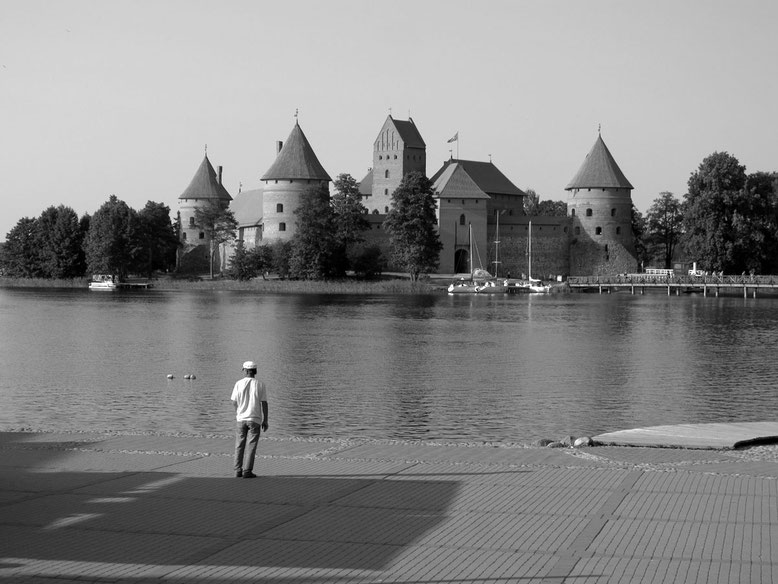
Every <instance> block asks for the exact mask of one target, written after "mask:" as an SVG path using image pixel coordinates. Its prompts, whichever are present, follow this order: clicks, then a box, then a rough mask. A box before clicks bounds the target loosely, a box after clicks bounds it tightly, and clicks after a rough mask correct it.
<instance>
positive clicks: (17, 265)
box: [0, 217, 42, 278]
mask: <svg viewBox="0 0 778 584" xmlns="http://www.w3.org/2000/svg"><path fill="white" fill-rule="evenodd" d="M37 225H38V220H37V219H32V218H30V217H22V218H21V219H19V221H17V222H16V225H14V227H13V228H12V229H11V231H9V232H8V233H7V234H6V236H5V245H4V246H3V255H2V257H1V258H0V262H2V267H3V273H4V274H5V275H6V276H11V277H12V278H37V277H40V276H41V275H42V270H41V267H40V255H39V254H38V229H37Z"/></svg>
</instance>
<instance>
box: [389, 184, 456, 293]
mask: <svg viewBox="0 0 778 584" xmlns="http://www.w3.org/2000/svg"><path fill="white" fill-rule="evenodd" d="M435 210H436V205H435V198H434V196H433V190H432V183H431V182H430V180H429V179H428V178H427V177H426V176H424V175H423V174H422V173H421V172H411V173H408V174H406V175H405V176H404V177H403V179H402V181H401V182H400V186H398V187H397V190H395V191H394V193H393V194H392V206H391V208H390V209H389V213H388V214H387V216H386V219H385V220H384V226H385V228H386V230H387V231H388V232H389V236H390V242H391V245H392V259H393V261H394V263H395V264H396V265H397V266H399V267H401V268H402V269H404V270H405V271H407V272H408V274H409V275H410V278H411V281H412V282H415V281H416V280H418V279H419V275H420V274H421V273H427V272H433V271H435V270H437V268H438V262H439V258H440V251H441V249H442V248H443V244H442V243H441V242H440V238H439V236H438V230H437V228H436V225H437V223H438V222H437V218H436V213H435Z"/></svg>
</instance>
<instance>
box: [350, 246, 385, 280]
mask: <svg viewBox="0 0 778 584" xmlns="http://www.w3.org/2000/svg"><path fill="white" fill-rule="evenodd" d="M349 264H350V265H351V269H352V270H354V273H355V274H356V275H357V276H358V277H360V278H364V279H366V280H370V279H373V278H376V277H378V276H380V275H381V273H382V272H383V271H384V270H385V269H386V258H384V255H383V253H382V252H381V248H380V247H379V246H377V245H364V244H357V245H356V246H354V247H353V248H352V250H351V253H350V254H349Z"/></svg>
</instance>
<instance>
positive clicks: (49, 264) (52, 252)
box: [36, 205, 86, 278]
mask: <svg viewBox="0 0 778 584" xmlns="http://www.w3.org/2000/svg"><path fill="white" fill-rule="evenodd" d="M36 232H37V240H38V254H39V257H40V267H41V271H42V275H43V276H44V277H47V278H77V277H81V276H83V275H84V272H85V271H86V260H85V255H84V250H83V242H84V237H85V235H86V232H85V231H82V229H81V224H80V222H79V219H78V215H77V214H76V212H75V211H74V210H73V209H72V208H70V207H66V206H65V205H60V206H59V207H54V206H52V207H49V208H48V209H46V210H44V211H43V213H41V216H40V217H39V218H38V223H37V225H36Z"/></svg>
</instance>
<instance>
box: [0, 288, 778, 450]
mask: <svg viewBox="0 0 778 584" xmlns="http://www.w3.org/2000/svg"><path fill="white" fill-rule="evenodd" d="M777 324H778V300H776V299H765V298H759V299H744V298H732V297H730V298H724V297H720V298H711V297H709V298H704V297H702V296H698V295H690V296H681V297H676V296H670V297H668V296H665V295H661V294H656V295H649V294H647V295H645V296H640V295H635V296H632V295H629V294H611V295H597V294H592V295H589V294H567V295H548V296H529V295H521V296H519V295H517V296H472V297H471V296H466V295H458V296H448V295H445V294H439V295H419V296H406V295H375V296H352V295H311V294H289V295H258V294H255V293H252V292H245V291H240V292H207V291H195V292H192V291H160V290H153V289H152V290H148V291H127V292H124V291H119V292H95V291H89V290H54V289H32V290H31V289H0V428H3V429H12V428H23V427H25V428H33V429H50V430H109V431H110V430H116V431H130V432H165V433H167V432H184V433H194V434H229V433H231V428H232V413H233V410H232V406H231V404H230V402H229V399H228V398H229V394H230V390H231V387H232V384H233V383H234V382H235V381H236V379H238V378H239V377H240V375H241V371H240V365H241V363H242V362H243V361H245V360H247V359H253V360H255V361H257V362H258V363H259V365H260V371H259V376H260V377H261V378H262V379H264V380H265V381H266V383H267V385H268V389H269V399H270V421H271V434H270V435H272V436H281V437H290V436H301V437H322V438H350V437H369V438H379V439H381V438H388V439H425V440H436V441H456V442H462V441H478V442H481V441H501V442H528V441H531V440H533V439H536V438H541V437H548V438H558V437H562V436H566V435H573V436H580V435H594V434H598V433H601V432H607V431H614V430H619V429H625V428H632V427H641V426H651V425H660V424H675V423H697V422H723V421H757V420H769V419H773V418H774V416H775V412H776V411H778V391H777V390H776V388H778V365H776V361H775V359H774V347H775V345H776V342H777V341H778V326H776V325H777ZM168 374H172V375H174V376H175V377H174V379H172V380H171V379H168V378H167V375H168ZM187 374H193V375H195V376H196V379H195V380H185V379H184V375H187Z"/></svg>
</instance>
